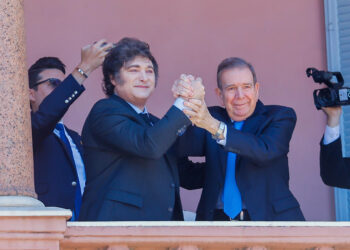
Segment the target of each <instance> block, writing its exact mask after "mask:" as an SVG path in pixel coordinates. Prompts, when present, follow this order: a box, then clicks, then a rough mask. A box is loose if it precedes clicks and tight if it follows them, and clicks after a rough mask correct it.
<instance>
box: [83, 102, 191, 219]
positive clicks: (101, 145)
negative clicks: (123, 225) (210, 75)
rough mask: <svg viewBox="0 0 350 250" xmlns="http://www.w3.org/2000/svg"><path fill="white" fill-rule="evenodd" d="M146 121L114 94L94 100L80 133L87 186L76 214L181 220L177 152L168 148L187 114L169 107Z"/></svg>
mask: <svg viewBox="0 0 350 250" xmlns="http://www.w3.org/2000/svg"><path fill="white" fill-rule="evenodd" d="M151 119H152V122H153V124H154V126H153V127H152V126H150V125H149V124H147V123H146V122H145V121H144V120H143V119H142V118H141V116H140V115H138V114H137V113H136V112H135V110H133V109H132V108H131V106H130V105H129V104H128V103H126V102H125V101H124V100H123V99H121V98H120V97H118V96H111V97H109V98H107V99H102V100H100V101H98V102H97V103H96V104H95V105H94V107H93V108H92V110H91V111H90V113H89V116H88V117H87V119H86V121H85V124H84V128H83V132H82V138H83V143H84V149H85V155H84V156H85V162H86V188H85V193H84V197H83V204H82V207H81V211H80V217H79V220H87V221H108V220H113V221H125V220H171V219H174V220H181V219H183V215H182V208H181V202H180V199H179V186H180V183H179V176H178V175H179V174H178V169H177V166H176V164H177V157H176V155H175V152H174V151H173V150H171V146H172V144H173V143H174V142H175V140H176V138H177V132H178V130H179V129H181V128H182V127H183V126H184V125H188V124H190V121H189V119H188V118H187V117H186V116H185V115H184V113H183V112H181V111H180V110H179V109H177V108H176V107H171V108H170V109H169V111H168V112H167V113H166V114H165V116H164V117H163V118H162V119H160V120H159V119H157V118H156V117H154V116H151Z"/></svg>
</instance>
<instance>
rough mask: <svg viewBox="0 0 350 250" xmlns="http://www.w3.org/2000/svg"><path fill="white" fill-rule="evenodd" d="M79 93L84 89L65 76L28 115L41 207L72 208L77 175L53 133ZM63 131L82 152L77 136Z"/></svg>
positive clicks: (64, 149) (66, 153) (64, 148)
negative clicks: (30, 121)
mask: <svg viewBox="0 0 350 250" xmlns="http://www.w3.org/2000/svg"><path fill="white" fill-rule="evenodd" d="M83 91H84V87H83V86H81V85H80V84H78V83H77V82H76V81H75V79H74V78H73V77H72V76H71V75H69V76H68V77H67V78H66V79H65V80H64V81H63V82H62V84H60V86H58V87H57V88H56V89H55V90H54V91H52V93H51V94H50V95H48V96H47V97H46V98H45V99H44V100H43V102H42V103H41V105H40V107H39V110H38V111H37V112H35V113H33V112H32V113H31V118H32V134H33V151H34V180H35V191H36V193H37V194H38V199H39V200H40V201H42V202H43V203H44V204H45V206H55V207H62V208H67V209H71V210H73V208H74V199H75V189H76V186H72V182H76V183H78V182H77V173H76V170H75V167H74V165H73V164H74V163H73V159H71V156H70V154H69V153H68V151H67V149H66V147H65V145H64V144H63V143H62V142H61V140H59V139H58V137H57V136H56V135H55V134H54V133H53V130H54V129H55V125H56V124H57V122H58V121H59V120H60V119H61V118H62V117H63V115H64V114H65V113H66V111H67V110H68V108H69V106H70V105H71V104H72V103H73V102H74V101H75V100H76V98H78V97H79V95H80V94H81V93H82V92H83ZM69 98H71V99H70V100H69ZM66 129H67V132H68V133H69V135H70V137H71V138H72V139H73V141H74V143H75V144H76V145H77V147H78V150H82V147H81V141H80V136H79V135H78V134H77V133H76V132H74V131H72V130H70V129H68V128H66Z"/></svg>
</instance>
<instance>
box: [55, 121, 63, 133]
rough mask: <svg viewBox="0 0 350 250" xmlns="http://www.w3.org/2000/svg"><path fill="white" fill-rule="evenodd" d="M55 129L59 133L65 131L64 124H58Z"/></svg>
mask: <svg viewBox="0 0 350 250" xmlns="http://www.w3.org/2000/svg"><path fill="white" fill-rule="evenodd" d="M55 128H56V129H57V130H58V131H64V125H63V124H62V123H57V124H56V126H55Z"/></svg>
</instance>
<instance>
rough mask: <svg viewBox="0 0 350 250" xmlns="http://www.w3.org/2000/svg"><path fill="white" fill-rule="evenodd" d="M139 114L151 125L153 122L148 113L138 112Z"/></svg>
mask: <svg viewBox="0 0 350 250" xmlns="http://www.w3.org/2000/svg"><path fill="white" fill-rule="evenodd" d="M139 115H140V116H141V117H142V119H143V120H144V121H145V122H146V123H147V124H149V125H153V124H152V121H151V118H150V117H149V114H148V113H140V114H139Z"/></svg>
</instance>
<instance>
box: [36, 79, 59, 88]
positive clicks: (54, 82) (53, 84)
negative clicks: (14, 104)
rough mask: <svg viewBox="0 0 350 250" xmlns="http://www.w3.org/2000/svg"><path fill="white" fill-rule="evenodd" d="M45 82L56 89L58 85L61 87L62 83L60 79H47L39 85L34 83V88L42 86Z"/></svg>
mask: <svg viewBox="0 0 350 250" xmlns="http://www.w3.org/2000/svg"><path fill="white" fill-rule="evenodd" d="M44 82H49V83H50V85H51V86H52V87H54V88H56V87H57V86H58V85H60V84H61V83H62V81H61V80H60V79H57V78H48V79H45V80H42V81H40V82H37V83H34V84H33V86H32V88H34V87H35V86H38V85H39V84H42V83H44Z"/></svg>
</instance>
